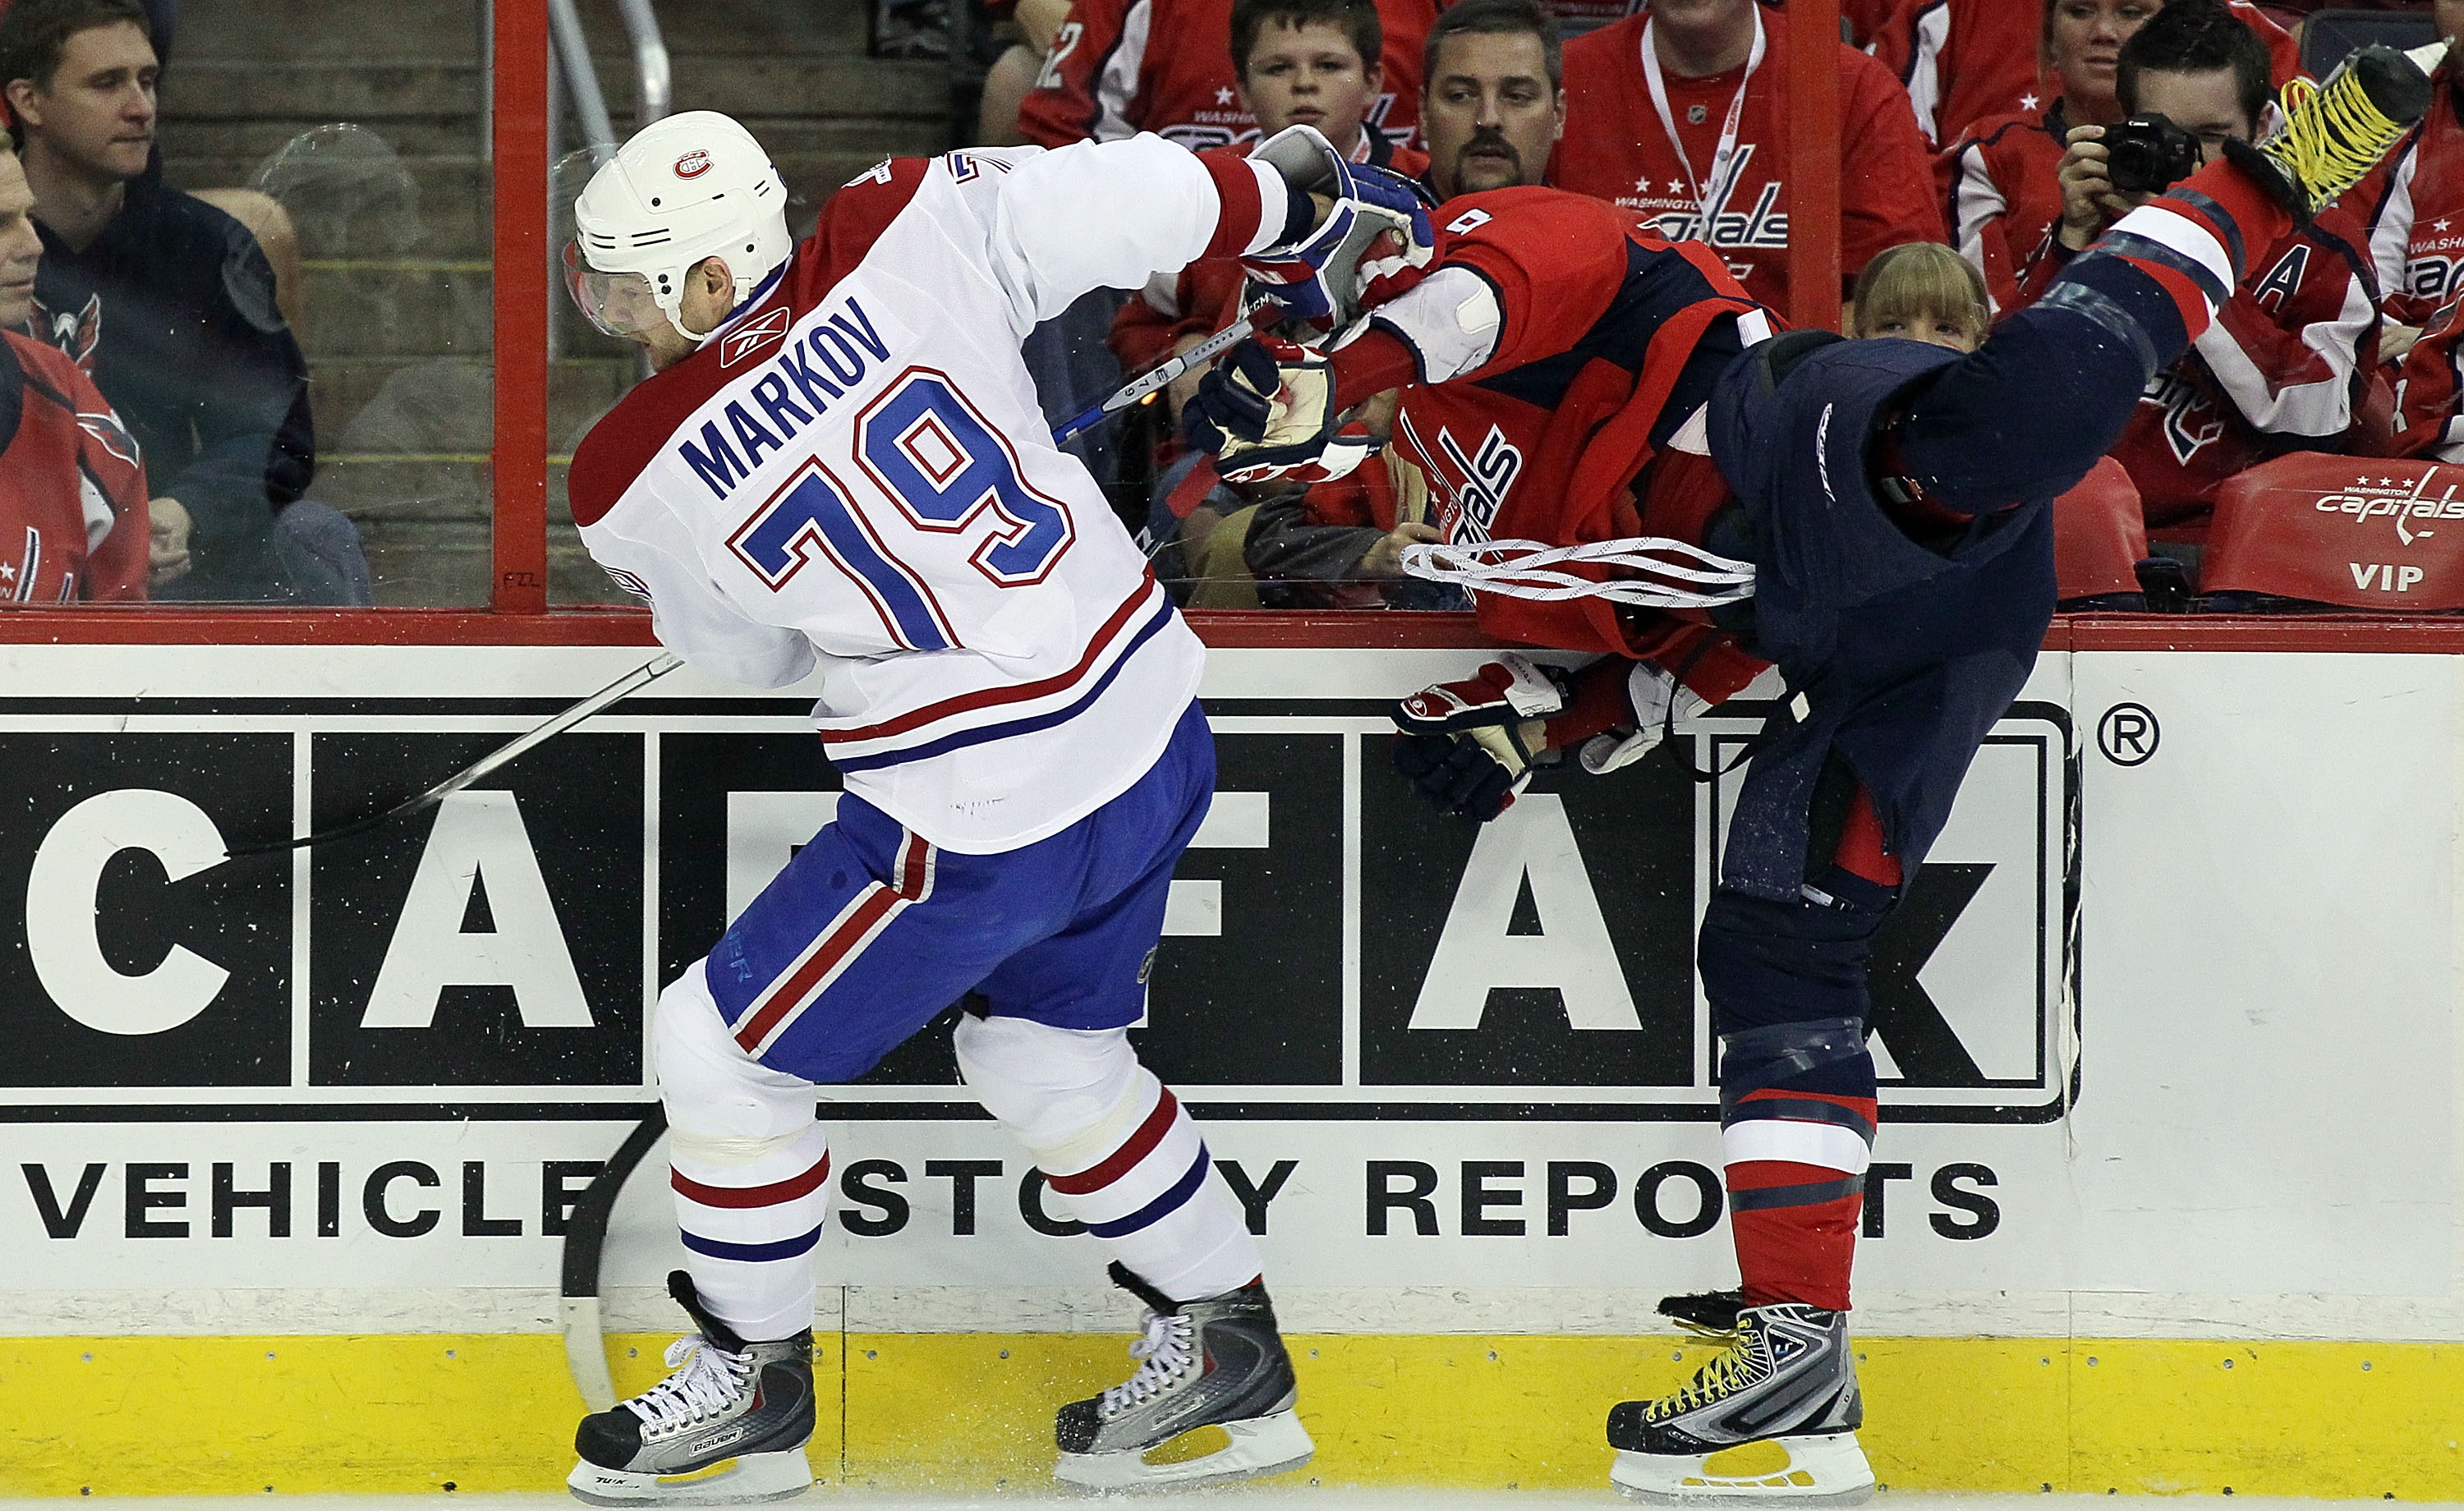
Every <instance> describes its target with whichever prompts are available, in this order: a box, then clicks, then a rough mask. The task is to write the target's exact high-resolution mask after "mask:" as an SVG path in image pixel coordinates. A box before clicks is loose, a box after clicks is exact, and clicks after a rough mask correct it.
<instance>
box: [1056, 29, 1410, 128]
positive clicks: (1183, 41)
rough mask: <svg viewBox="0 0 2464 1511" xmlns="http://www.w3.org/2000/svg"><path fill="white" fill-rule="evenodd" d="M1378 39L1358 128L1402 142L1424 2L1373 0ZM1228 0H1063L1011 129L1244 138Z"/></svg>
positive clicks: (1246, 122)
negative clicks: (1370, 92)
mask: <svg viewBox="0 0 2464 1511" xmlns="http://www.w3.org/2000/svg"><path fill="white" fill-rule="evenodd" d="M1376 5H1377V17H1378V21H1379V23H1380V25H1381V27H1382V29H1383V31H1384V33H1385V46H1384V48H1383V50H1382V53H1381V55H1380V56H1379V59H1378V64H1379V76H1380V77H1379V83H1378V88H1377V90H1376V92H1375V98H1374V99H1373V100H1372V102H1371V104H1370V107H1369V125H1370V129H1371V130H1373V131H1376V132H1379V133H1381V134H1382V135H1383V136H1384V137H1385V139H1386V140H1387V141H1388V142H1392V143H1394V144H1395V145H1397V146H1407V145H1409V144H1410V143H1411V141H1412V138H1413V136H1414V135H1415V134H1416V133H1417V132H1418V130H1419V116H1418V115H1417V114H1416V112H1415V110H1414V101H1415V100H1416V99H1418V97H1419V87H1420V38H1421V37H1423V36H1425V35H1427V34H1428V31H1429V22H1430V20H1431V19H1432V18H1434V17H1435V16H1436V14H1437V9H1438V8H1437V4H1436V0H1376ZM1232 6H1233V0H1073V3H1072V4H1071V6H1070V7H1069V19H1068V20H1067V21H1064V22H1063V23H1062V24H1061V30H1060V31H1058V32H1056V33H1053V37H1052V51H1051V52H1050V53H1048V54H1046V55H1045V59H1044V72H1043V73H1041V74H1039V75H1038V76H1036V80H1035V88H1033V89H1032V90H1029V91H1028V92H1027V96H1026V102H1025V104H1023V106H1021V107H1020V109H1019V115H1018V122H1019V129H1020V130H1021V131H1023V132H1024V133H1025V134H1026V139H1027V140H1028V141H1030V142H1038V143H1041V144H1042V145H1044V146H1047V147H1058V146H1066V145H1067V144H1068V143H1070V142H1085V141H1089V140H1090V139H1091V140H1093V141H1096V142H1111V141H1116V140H1118V139H1119V138H1122V137H1126V136H1130V135H1132V134H1133V133H1135V132H1140V131H1152V132H1154V133H1155V134H1156V135H1157V136H1160V137H1162V138H1164V139H1165V140H1166V141H1169V142H1179V143H1180V144H1181V145H1182V146H1185V147H1190V148H1194V149H1202V148H1206V147H1220V146H1225V145H1230V144H1235V143H1239V142H1249V141H1252V140H1254V139H1255V138H1256V136H1257V134H1258V122H1257V120H1255V119H1254V118H1253V117H1252V116H1251V115H1250V114H1249V111H1248V108H1247V107H1246V106H1245V105H1243V103H1242V102H1241V80H1240V78H1239V77H1238V76H1237V75H1236V73H1235V72H1234V69H1233V66H1232V57H1231V55H1230V52H1229V50H1228V48H1227V46H1226V43H1227V41H1228V39H1229V38H1230V36H1231V34H1232Z"/></svg>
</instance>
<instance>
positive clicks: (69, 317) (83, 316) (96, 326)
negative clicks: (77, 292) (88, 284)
mask: <svg viewBox="0 0 2464 1511" xmlns="http://www.w3.org/2000/svg"><path fill="white" fill-rule="evenodd" d="M26 325H27V331H28V334H30V335H32V336H33V337H34V339H37V340H44V341H49V342H51V343H52V344H53V345H54V346H56V347H58V348H59V349H60V350H62V351H64V352H66V353H68V355H69V361H73V362H75V363H77V365H78V366H79V367H82V368H84V369H85V371H86V372H87V373H88V374H89V375H90V374H92V373H93V371H94V351H95V348H96V347H98V346H99V345H101V344H102V296H101V295H99V294H96V295H89V296H87V297H86V301H85V308H83V309H81V310H75V311H70V310H56V311H55V310H48V309H45V308H44V307H43V301H42V300H40V299H36V300H35V301H34V313H33V318H31V319H29V320H28V321H27V322H26Z"/></svg>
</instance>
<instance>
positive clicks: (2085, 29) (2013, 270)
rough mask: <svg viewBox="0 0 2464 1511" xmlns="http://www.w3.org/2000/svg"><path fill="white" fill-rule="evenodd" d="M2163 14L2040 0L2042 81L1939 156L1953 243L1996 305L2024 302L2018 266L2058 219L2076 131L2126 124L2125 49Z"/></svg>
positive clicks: (2124, 0)
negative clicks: (2118, 92)
mask: <svg viewBox="0 0 2464 1511" xmlns="http://www.w3.org/2000/svg"><path fill="white" fill-rule="evenodd" d="M2157 9H2158V7H2157V0H2044V12H2045V20H2044V33H2043V35H2044V44H2043V46H2044V60H2045V72H2046V75H2047V81H2046V83H2045V84H2044V85H2043V86H2041V87H2035V88H2031V89H2029V90H2028V91H2027V92H2025V93H2023V94H2021V95H2020V96H2018V97H2017V99H2016V101H2015V106H2016V108H2015V109H2013V110H2012V111H2011V112H2010V113H2009V114H2005V115H1989V116H1986V117H1985V118H1983V119H1982V120H1976V121H1975V122H1973V123H1972V124H1970V125H1969V127H1968V128H1967V130H1966V132H1965V134H1964V135H1961V136H1960V137H1958V138H1957V140H1956V142H1954V144H1953V145H1952V147H1951V148H1950V150H1949V151H1947V152H1945V153H1944V154H1943V155H1942V156H1941V157H1939V158H1937V159H1936V160H1935V175H1936V178H1937V179H1938V181H1939V182H1940V183H1941V185H1942V187H1943V192H1944V195H1945V203H1944V211H1945V214H1946V216H1947V220H1948V222H1949V225H1950V244H1951V245H1952V246H1954V247H1957V248H1958V249H1959V254H1960V255H1961V256H1963V257H1966V258H1967V259H1968V260H1969V262H1971V263H1973V264H1975V266H1976V271H1977V272H1979V273H1981V274H1984V275H1985V292H1986V296H1987V297H1989V298H1990V299H1991V301H1992V304H1993V308H1994V309H1996V310H2006V309H2010V308H2012V307H2013V306H2014V305H2016V304H2017V303H2018V300H2019V266H2020V264H2022V263H2024V262H2026V261H2027V260H2028V258H2029V257H2030V256H2031V255H2032V254H2033V253H2034V252H2035V250H2036V244H2037V243H2038V242H2040V241H2042V240H2043V239H2044V237H2045V233H2046V231H2047V230H2050V229H2052V227H2053V224H2054V222H2056V221H2057V220H2059V219H2060V218H2061V214H2062V187H2061V184H2060V183H2059V181H2058V179H2057V175H2058V174H2059V173H2060V171H2061V165H2062V151H2063V149H2064V147H2065V146H2066V145H2067V144H2068V141H2069V136H2070V130H2071V128H2072V127H2073V126H2091V125H2093V126H2102V125H2110V124H2111V123H2113V122H2114V121H2117V120H2121V119H2122V117H2123V109H2122V102H2121V100H2120V99H2117V98H2116V97H2115V95H2114V78H2115V75H2116V73H2117V71H2118V69H2119V66H2120V63H2121V60H2122V44H2123V43H2124V42H2127V41H2129V40H2130V34H2131V33H2134V32H2136V31H2138V30H2139V28H2140V27H2141V26H2143V25H2145V23H2146V21H2147V19H2148V18H2149V17H2150V16H2153V15H2154V14H2155V13H2156V11H2157ZM2049 89H2050V90H2055V91H2057V93H2058V98H2057V99H2055V100H2054V101H2053V102H2052V103H2051V104H2050V105H2048V104H2045V103H2044V101H2043V99H2042V98H2041V97H2042V95H2043V93H2044V92H2045V91H2046V90H2049ZM2040 107H2041V108H2040ZM1919 114H1920V116H1922V114H1923V112H1922V111H1920V113H1919Z"/></svg>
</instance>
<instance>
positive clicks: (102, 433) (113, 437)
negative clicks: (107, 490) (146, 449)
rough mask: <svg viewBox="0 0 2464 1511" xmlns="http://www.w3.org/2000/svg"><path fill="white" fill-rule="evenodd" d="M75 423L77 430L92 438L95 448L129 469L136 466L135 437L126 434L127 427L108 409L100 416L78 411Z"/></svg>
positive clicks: (81, 410) (82, 410)
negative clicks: (99, 448) (115, 458)
mask: <svg viewBox="0 0 2464 1511" xmlns="http://www.w3.org/2000/svg"><path fill="white" fill-rule="evenodd" d="M77 428H78V429H80V430H83V431H84V432H85V433H86V434H88V435H90V436H93V437H94V441H95V444H96V445H97V446H99V447H101V448H102V449H104V450H106V451H109V452H110V453H111V454H112V455H114V456H116V457H118V458H119V459H120V460H121V461H123V462H126V463H127V464H128V465H129V466H131V467H135V466H136V465H137V437H135V436H134V435H131V434H129V433H128V427H126V426H124V425H122V424H121V423H120V416H118V415H116V414H114V413H112V412H111V411H110V410H108V409H105V410H103V411H102V412H101V413H100V414H95V413H91V412H89V411H87V410H84V409H80V410H78V411H77Z"/></svg>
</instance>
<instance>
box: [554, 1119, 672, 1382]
mask: <svg viewBox="0 0 2464 1511" xmlns="http://www.w3.org/2000/svg"><path fill="white" fill-rule="evenodd" d="M667 1130H668V1115H667V1112H666V1111H665V1110H664V1109H662V1108H659V1107H652V1108H651V1109H650V1115H649V1117H646V1118H644V1119H643V1120H642V1121H641V1123H640V1124H638V1125H637V1126H636V1127H635V1128H634V1129H633V1131H632V1132H630V1133H628V1134H627V1135H626V1136H625V1142H624V1143H622V1144H620V1145H618V1146H617V1147H616V1152H615V1153H613V1154H611V1155H609V1156H608V1157H607V1163H606V1164H605V1165H604V1166H602V1167H601V1168H600V1171H599V1175H598V1178H596V1179H594V1180H593V1181H591V1183H590V1184H589V1186H588V1187H586V1188H584V1189H583V1193H582V1198H581V1199H580V1200H578V1201H576V1202H575V1203H574V1204H573V1212H572V1214H571V1215H569V1216H567V1217H566V1218H565V1222H564V1260H563V1265H562V1271H563V1273H562V1277H561V1283H560V1284H559V1285H558V1287H557V1298H558V1299H557V1303H556V1308H557V1323H558V1325H559V1326H560V1327H561V1328H562V1329H563V1332H564V1367H565V1369H566V1370H567V1371H568V1372H569V1373H571V1374H572V1376H573V1388H574V1389H575V1390H577V1391H581V1392H582V1399H583V1402H584V1403H585V1404H587V1405H588V1406H589V1408H590V1409H591V1410H592V1411H594V1412H605V1411H606V1410H607V1409H608V1408H610V1407H612V1406H614V1405H615V1404H616V1382H615V1380H614V1378H613V1377H612V1376H610V1375H609V1374H608V1372H607V1347H606V1343H605V1333H603V1332H602V1331H601V1330H600V1321H599V1260H600V1256H601V1254H602V1253H603V1252H605V1249H606V1247H607V1219H608V1218H609V1217H610V1216H611V1215H614V1213H615V1211H616V1197H617V1194H618V1193H620V1192H622V1191H623V1190H624V1189H625V1181H626V1178H627V1176H629V1175H631V1174H632V1173H633V1167H634V1166H636V1165H639V1164H640V1163H642V1156H643V1155H645V1154H648V1153H649V1151H650V1146H651V1145H653V1144H656V1143H657V1142H658V1141H659V1135H660V1134H662V1133H665V1132H666V1131H667Z"/></svg>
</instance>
